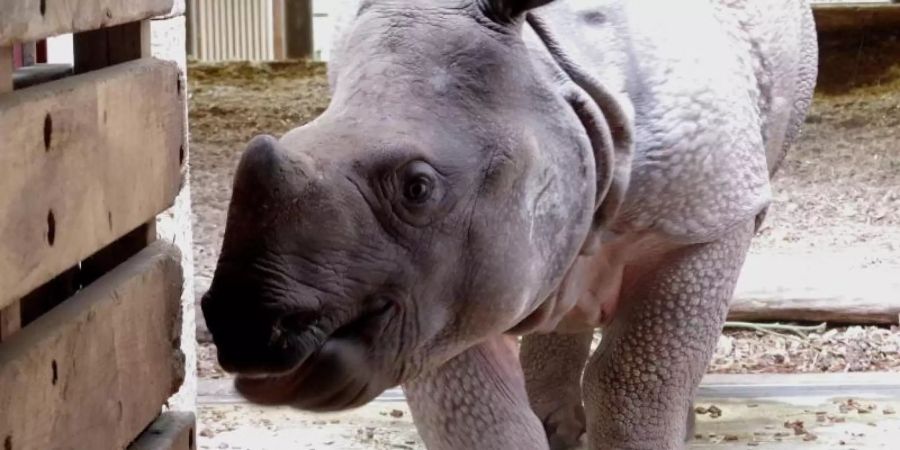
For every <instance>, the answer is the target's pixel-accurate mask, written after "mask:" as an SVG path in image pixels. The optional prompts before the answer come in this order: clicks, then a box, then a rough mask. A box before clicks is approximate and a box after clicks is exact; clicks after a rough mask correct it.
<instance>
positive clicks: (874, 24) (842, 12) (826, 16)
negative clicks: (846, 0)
mask: <svg viewBox="0 0 900 450" xmlns="http://www.w3.org/2000/svg"><path fill="white" fill-rule="evenodd" d="M813 15H814V17H815V20H816V29H818V31H819V32H820V33H830V32H842V31H859V30H867V29H868V30H871V29H897V28H898V27H900V4H891V3H884V2H882V3H877V2H872V3H855V4H841V3H831V4H818V5H814V7H813Z"/></svg>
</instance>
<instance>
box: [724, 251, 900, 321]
mask: <svg viewBox="0 0 900 450" xmlns="http://www.w3.org/2000/svg"><path fill="white" fill-rule="evenodd" d="M728 317H729V319H731V320H748V321H815V322H833V323H858V324H896V323H897V322H898V318H900V267H896V266H883V267H867V268H848V267H847V265H846V263H845V262H844V260H843V259H842V258H841V257H840V255H751V256H749V257H748V258H747V261H746V263H745V264H744V268H743V270H742V271H741V276H740V279H739V280H738V285H737V288H736V290H735V294H734V300H733V301H732V303H731V309H730V311H729V314H728Z"/></svg>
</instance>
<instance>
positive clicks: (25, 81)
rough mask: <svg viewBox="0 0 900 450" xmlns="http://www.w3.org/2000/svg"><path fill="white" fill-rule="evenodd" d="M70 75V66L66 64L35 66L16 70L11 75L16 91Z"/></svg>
mask: <svg viewBox="0 0 900 450" xmlns="http://www.w3.org/2000/svg"><path fill="white" fill-rule="evenodd" d="M70 75H72V66H70V65H68V64H37V65H34V66H28V67H23V68H21V69H19V70H17V71H16V72H15V74H13V85H14V87H15V88H16V89H25V88H27V87H31V86H36V85H38V84H43V83H49V82H51V81H56V80H61V79H63V78H65V77H67V76H70Z"/></svg>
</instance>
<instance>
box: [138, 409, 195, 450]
mask: <svg viewBox="0 0 900 450" xmlns="http://www.w3.org/2000/svg"><path fill="white" fill-rule="evenodd" d="M195 429H196V419H195V417H194V414H193V413H189V412H166V413H163V414H162V415H160V416H159V418H158V419H156V421H155V422H153V424H152V425H150V427H149V428H147V430H145V431H144V432H143V433H141V435H140V436H139V437H138V438H137V440H135V441H134V443H132V444H131V445H130V446H128V450H194V448H195V436H194V434H195V432H194V430H195Z"/></svg>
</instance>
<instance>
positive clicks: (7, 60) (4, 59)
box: [0, 45, 15, 94]
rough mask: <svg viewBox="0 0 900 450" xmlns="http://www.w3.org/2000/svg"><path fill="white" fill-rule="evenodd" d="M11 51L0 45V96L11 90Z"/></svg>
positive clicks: (8, 47)
mask: <svg viewBox="0 0 900 450" xmlns="http://www.w3.org/2000/svg"><path fill="white" fill-rule="evenodd" d="M14 71H15V69H14V68H13V49H12V47H10V46H3V45H0V94H3V93H5V92H10V91H12V90H13V72H14Z"/></svg>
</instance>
